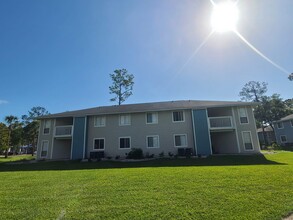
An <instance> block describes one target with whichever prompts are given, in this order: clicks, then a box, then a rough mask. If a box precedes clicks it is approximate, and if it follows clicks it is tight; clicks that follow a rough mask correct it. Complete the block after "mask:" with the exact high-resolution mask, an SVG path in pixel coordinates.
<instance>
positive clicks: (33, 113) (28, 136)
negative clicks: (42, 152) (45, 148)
mask: <svg viewBox="0 0 293 220" xmlns="http://www.w3.org/2000/svg"><path fill="white" fill-rule="evenodd" d="M48 114H49V112H48V111H47V110H46V109H45V108H44V107H40V106H38V107H33V108H31V110H30V111H29V112H28V115H23V116H22V120H23V124H24V127H23V138H24V141H25V143H26V144H27V145H28V146H30V145H31V146H32V156H33V155H34V151H35V149H36V146H37V142H38V131H39V127H40V121H39V120H38V119H37V118H38V117H40V116H43V115H48Z"/></svg>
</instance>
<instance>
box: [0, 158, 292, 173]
mask: <svg viewBox="0 0 293 220" xmlns="http://www.w3.org/2000/svg"><path fill="white" fill-rule="evenodd" d="M242 165H286V164H285V163H278V162H275V161H271V160H267V159H266V158H265V156H264V155H262V154H258V155H237V156H236V155H233V156H210V157H208V158H183V159H181V158H180V159H171V158H160V159H155V160H149V161H139V162H122V161H114V160H113V161H98V162H80V161H39V162H36V163H30V162H29V161H27V162H23V163H20V164H15V163H2V164H0V172H10V171H48V170H84V169H113V168H139V167H141V168H147V167H192V166H242Z"/></svg>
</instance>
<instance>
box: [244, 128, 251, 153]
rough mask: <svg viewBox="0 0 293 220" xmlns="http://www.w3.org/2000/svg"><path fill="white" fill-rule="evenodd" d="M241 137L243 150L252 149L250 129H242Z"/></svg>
mask: <svg viewBox="0 0 293 220" xmlns="http://www.w3.org/2000/svg"><path fill="white" fill-rule="evenodd" d="M242 138H243V143H244V149H245V150H253V145H252V139H251V133H250V131H243V132H242Z"/></svg>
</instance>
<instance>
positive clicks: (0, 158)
mask: <svg viewBox="0 0 293 220" xmlns="http://www.w3.org/2000/svg"><path fill="white" fill-rule="evenodd" d="M33 159H35V156H32V155H29V154H22V155H17V156H8V157H7V158H5V156H4V155H0V164H1V163H7V162H16V161H22V160H33Z"/></svg>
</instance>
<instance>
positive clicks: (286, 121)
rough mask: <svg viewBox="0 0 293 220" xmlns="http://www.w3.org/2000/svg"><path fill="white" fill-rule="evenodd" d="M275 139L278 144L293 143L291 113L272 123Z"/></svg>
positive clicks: (292, 119) (292, 118)
mask: <svg viewBox="0 0 293 220" xmlns="http://www.w3.org/2000/svg"><path fill="white" fill-rule="evenodd" d="M274 128H275V135H276V140H277V143H278V144H279V145H287V144H291V145H293V114H291V115H288V116H286V117H284V118H282V119H281V120H279V121H276V122H275V123H274Z"/></svg>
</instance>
